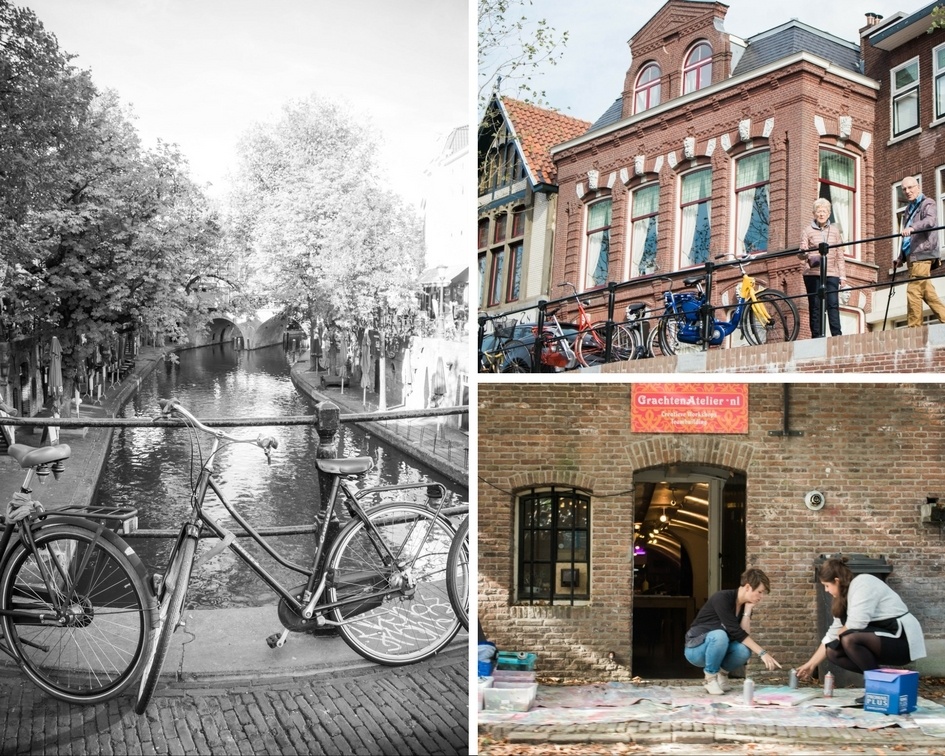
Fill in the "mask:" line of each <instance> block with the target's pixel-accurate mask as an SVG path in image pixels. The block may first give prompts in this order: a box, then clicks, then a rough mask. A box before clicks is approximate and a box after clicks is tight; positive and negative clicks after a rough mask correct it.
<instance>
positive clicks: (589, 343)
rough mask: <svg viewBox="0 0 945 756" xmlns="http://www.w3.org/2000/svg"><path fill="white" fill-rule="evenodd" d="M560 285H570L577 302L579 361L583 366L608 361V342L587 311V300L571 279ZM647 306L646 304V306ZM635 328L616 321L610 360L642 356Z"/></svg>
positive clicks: (577, 351) (577, 348) (576, 343)
mask: <svg viewBox="0 0 945 756" xmlns="http://www.w3.org/2000/svg"><path fill="white" fill-rule="evenodd" d="M558 286H559V287H570V288H571V292H572V295H573V296H574V301H575V302H577V308H578V319H577V331H578V335H577V338H575V340H574V351H575V355H576V357H577V361H578V363H580V365H581V366H582V367H590V366H592V365H600V364H601V363H603V362H606V361H607V357H608V355H607V343H606V341H605V340H604V338H603V337H601V335H600V332H599V328H600V326H595V325H594V323H593V321H591V318H590V315H588V313H587V306H586V303H585V302H582V301H581V297H580V296H579V295H578V290H577V287H576V286H575V285H574V284H573V283H571V282H570V281H565V282H564V283H561V284H558ZM644 307H645V306H644ZM634 331H635V329H631V328H628V327H627V326H625V325H623V324H622V323H615V324H614V326H613V331H612V334H611V340H610V361H618V362H622V361H624V360H630V359H636V358H637V357H638V356H640V354H641V353H640V351H639V349H638V346H639V345H638V344H637V337H636V335H635V332H634Z"/></svg>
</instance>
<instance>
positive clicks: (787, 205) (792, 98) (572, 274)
mask: <svg viewBox="0 0 945 756" xmlns="http://www.w3.org/2000/svg"><path fill="white" fill-rule="evenodd" d="M725 11H726V6H724V5H721V4H705V3H688V2H684V1H682V0H680V1H678V2H670V3H667V5H665V6H664V7H663V9H661V10H660V11H659V12H658V13H657V14H656V16H654V17H653V19H652V20H651V21H650V22H649V23H648V24H647V25H646V26H645V27H644V29H643V30H642V31H641V32H640V33H639V34H638V35H637V36H635V37H634V38H633V40H631V49H632V54H633V60H634V64H633V66H631V68H630V69H629V70H628V72H627V76H626V83H625V88H624V93H623V103H622V113H621V116H622V118H621V119H620V120H617V121H616V122H615V123H613V124H611V125H609V126H605V127H603V128H600V129H598V130H596V131H595V130H592V131H591V132H590V133H589V134H587V135H585V136H583V137H581V138H579V139H576V140H572V141H571V142H568V143H565V144H564V145H560V146H559V147H556V148H554V149H553V154H554V157H555V160H556V163H557V169H558V185H559V199H558V219H557V228H556V239H555V250H554V252H555V254H554V261H553V266H552V275H551V281H552V285H551V289H550V291H552V292H555V291H556V290H557V289H556V285H557V284H559V283H560V282H562V281H575V282H576V281H579V280H581V274H582V264H583V260H582V257H583V255H584V249H585V238H584V237H585V224H586V206H587V205H588V203H589V202H592V201H594V200H595V199H598V198H600V197H604V196H610V197H611V198H612V200H613V211H612V225H611V233H610V259H609V263H610V267H609V271H608V275H609V280H611V281H618V282H622V281H626V280H628V279H629V278H631V277H633V275H634V273H633V272H632V271H630V272H629V274H628V269H629V266H628V255H629V220H630V217H629V216H630V208H629V207H628V205H629V200H630V197H631V193H632V192H633V190H635V189H637V188H638V187H641V186H644V185H646V184H651V183H653V182H656V183H658V185H659V237H658V249H657V262H658V265H659V272H660V273H662V274H664V275H665V274H667V273H670V272H672V271H676V270H679V269H680V265H681V262H680V251H679V245H680V225H681V222H680V207H679V203H680V189H679V186H680V177H681V176H682V175H683V174H685V173H686V172H688V171H690V170H692V169H694V168H698V167H705V166H709V167H711V169H712V188H711V205H712V209H711V226H712V237H711V248H710V254H709V259H710V260H714V259H715V258H716V257H717V256H719V255H731V254H732V253H733V252H736V251H737V252H738V253H739V254H741V253H742V251H743V250H742V249H740V243H738V242H736V239H735V235H734V228H733V224H734V219H733V216H734V209H733V204H734V168H735V161H736V160H737V159H738V158H739V157H741V156H743V155H745V154H746V153H748V152H749V151H751V150H761V149H767V150H769V151H770V196H769V203H770V224H769V240H768V250H767V251H769V252H775V251H782V250H789V249H796V248H797V246H798V243H799V241H800V233H801V229H802V227H803V226H805V225H806V224H808V223H810V221H811V206H812V203H813V201H814V199H815V198H816V197H817V196H818V189H819V185H818V177H819V170H820V165H819V151H820V149H821V148H822V147H824V148H829V149H832V150H838V151H840V152H841V153H842V154H844V155H846V156H849V157H851V158H852V159H853V160H855V162H856V166H857V187H856V200H855V208H854V222H855V227H854V229H852V230H851V229H845V235H846V237H847V240H850V239H852V238H856V239H864V238H868V237H871V236H873V232H874V226H873V217H874V212H875V208H874V196H875V192H874V162H875V161H874V150H875V140H874V134H873V131H874V106H875V103H876V98H877V86H876V83H875V82H874V81H872V80H871V79H870V78H868V77H866V76H863V75H861V74H859V73H857V72H854V71H850V70H843V69H842V68H840V67H837V66H832V65H830V64H829V63H828V62H827V61H826V60H825V59H823V58H821V57H818V56H817V55H815V54H813V53H803V54H798V55H789V56H787V57H785V58H782V59H780V60H778V61H776V62H775V63H773V64H772V65H769V66H762V67H759V68H758V69H756V70H754V71H752V72H749V73H747V74H745V75H740V76H735V77H731V76H730V73H731V70H732V59H733V54H734V53H733V51H734V50H735V49H736V48H737V47H738V45H737V44H732V42H731V40H730V38H729V35H727V34H724V33H722V32H719V31H718V29H717V26H718V25H717V24H716V23H715V21H716V19H721V18H722V17H723V16H724V13H725ZM696 40H707V41H709V42H710V43H711V44H712V45H713V50H714V52H713V84H712V85H711V86H710V87H708V88H707V89H705V90H700V91H698V92H695V93H692V94H689V95H685V96H681V89H680V86H681V85H680V73H679V72H680V70H681V68H682V63H683V60H684V57H685V54H686V51H687V50H688V49H690V48H691V45H692V43H693V42H694V41H696ZM757 44H761V43H760V42H759V43H757ZM851 54H853V53H851ZM652 60H656V61H658V62H660V64H661V67H662V70H663V72H664V73H663V83H662V87H663V95H662V104H661V105H660V106H658V107H656V108H653V109H652V110H651V111H643V112H642V113H640V114H637V115H636V116H633V115H632V110H631V103H632V90H633V82H634V81H635V78H636V74H637V72H638V70H639V67H640V66H642V65H644V64H646V63H647V62H649V61H652ZM845 254H846V255H847V256H848V258H849V259H848V263H847V273H848V279H849V281H848V282H849V284H850V285H851V286H853V287H856V286H864V285H869V284H871V283H874V282H875V280H876V269H875V267H874V265H875V263H876V260H875V258H874V250H873V246H872V244H861V245H858V246H856V247H847V248H846V249H845ZM693 270H694V272H698V270H699V269H693ZM751 272H753V273H755V274H758V275H761V276H762V277H764V278H766V279H767V280H768V283H769V285H770V286H773V287H776V288H781V289H783V290H785V291H787V292H788V293H789V294H792V295H798V296H799V295H803V293H804V285H803V282H802V279H801V276H800V273H801V268H800V265H799V262H798V260H797V258H796V257H795V256H793V255H792V256H790V257H786V258H783V259H780V260H777V261H772V262H770V263H768V269H767V271H765V270H762V269H761V268H758V269H757V270H753V271H751ZM737 275H738V274H737V271H736V270H734V269H732V268H727V269H725V270H724V271H719V273H718V276H717V279H716V297H717V298H718V297H721V296H722V295H723V293H724V292H726V291H731V290H732V288H733V287H734V285H735V282H736V280H737ZM654 279H655V277H654V276H644V277H642V278H640V282H639V285H638V286H635V287H631V288H629V289H627V290H625V291H624V292H623V293H622V295H621V297H622V301H623V302H627V301H638V300H649V301H650V302H651V303H652V304H653V305H654V306H657V305H658V297H659V294H660V292H661V291H662V289H663V288H665V286H664V284H662V283H660V282H658V281H656V280H654ZM600 304H601V301H600V300H598V302H597V303H596V305H597V309H596V311H595V312H594V313H593V314H594V316H595V319H596V320H600V319H603V318H604V317H605V313H604V311H603V310H602V308H601V307H600ZM798 306H799V309H801V310H802V311H803V310H804V308H805V302H804V300H799V301H798ZM849 307H850V308H851V312H854V311H859V312H861V313H862V312H863V311H869V310H870V309H871V292H870V291H869V290H863V291H855V292H854V293H853V298H852V300H851V302H850V303H849ZM657 309H659V308H658V307H657ZM619 310H620V308H619V307H618V311H619ZM801 321H802V330H801V336H800V338H804V337H805V336H806V335H809V330H807V329H808V326H807V318H806V317H802V318H801ZM863 327H865V322H864V323H863V324H862V325H861V330H862V328H863Z"/></svg>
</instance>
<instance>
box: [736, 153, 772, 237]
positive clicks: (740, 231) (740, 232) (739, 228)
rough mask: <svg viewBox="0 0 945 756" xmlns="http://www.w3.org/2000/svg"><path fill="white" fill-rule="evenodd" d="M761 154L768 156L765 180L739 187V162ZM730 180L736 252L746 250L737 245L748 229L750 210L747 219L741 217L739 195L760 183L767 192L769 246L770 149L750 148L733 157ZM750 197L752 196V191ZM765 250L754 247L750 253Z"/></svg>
mask: <svg viewBox="0 0 945 756" xmlns="http://www.w3.org/2000/svg"><path fill="white" fill-rule="evenodd" d="M761 154H765V155H767V156H768V171H767V177H766V178H765V181H764V182H763V183H758V182H756V183H750V184H745V185H744V186H742V187H740V186H739V185H738V167H739V162H740V161H742V160H746V159H750V158H752V157H757V156H758V155H761ZM732 181H733V182H734V188H733V193H734V195H735V197H734V204H733V209H734V213H733V216H734V221H735V227H734V236H733V239H734V240H735V246H736V249H737V251H738V254H740V255H741V254H744V253H745V252H746V251H747V250H744V249H739V247H740V246H741V245H742V238H743V237H744V235H745V233H746V232H747V230H748V221H750V219H751V211H749V213H748V220H745V219H744V218H743V217H742V208H741V206H740V202H739V200H740V198H741V195H742V194H743V193H744V192H747V191H749V190H750V189H755V190H757V188H758V187H759V186H762V185H763V186H766V187H767V192H768V245H769V246H770V244H771V150H770V149H769V148H767V147H764V148H763V149H760V150H752V151H751V152H745V153H743V154H741V155H738V157H736V158H735V166H734V170H733V171H732ZM752 197H754V192H752ZM743 225H744V228H743ZM767 250H768V247H766V248H765V249H764V250H757V249H754V250H751V252H752V253H757V252H759V251H764V252H766V251H767Z"/></svg>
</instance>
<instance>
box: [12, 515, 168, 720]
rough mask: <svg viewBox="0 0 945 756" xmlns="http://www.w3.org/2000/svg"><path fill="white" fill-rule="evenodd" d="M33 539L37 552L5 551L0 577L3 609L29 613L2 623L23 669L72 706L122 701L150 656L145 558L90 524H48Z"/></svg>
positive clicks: (24, 549)
mask: <svg viewBox="0 0 945 756" xmlns="http://www.w3.org/2000/svg"><path fill="white" fill-rule="evenodd" d="M34 540H35V542H36V551H30V550H28V549H27V546H26V544H25V543H23V541H18V542H17V543H15V544H14V545H13V546H11V547H10V548H9V549H8V551H7V553H6V555H5V558H4V560H3V569H2V575H0V608H2V609H5V610H20V611H29V612H31V614H32V616H31V617H29V618H23V617H14V616H9V615H5V616H4V617H3V632H4V634H5V635H6V637H7V640H8V642H9V644H10V646H11V648H12V650H13V651H14V652H15V653H16V655H17V657H18V658H19V659H20V661H21V662H22V667H23V671H24V672H25V673H26V675H27V677H29V678H30V680H32V681H33V682H34V683H35V684H36V685H37V686H39V687H40V688H41V689H42V690H44V691H45V692H46V693H48V694H49V695H51V696H54V697H55V698H58V699H60V700H62V701H67V702H69V703H73V704H97V703H100V702H102V701H106V700H108V699H110V698H112V697H114V696H117V695H118V694H120V693H121V692H122V691H123V690H124V689H125V688H126V687H127V686H128V685H129V684H130V683H131V682H132V681H133V680H134V679H135V677H136V675H137V674H138V672H139V671H140V669H141V666H142V664H143V662H144V659H145V652H146V650H147V644H148V631H149V628H150V626H151V602H150V597H149V593H148V589H147V586H146V584H145V581H144V576H145V574H146V571H145V569H144V566H143V565H142V564H141V560H140V559H138V556H137V555H136V554H135V553H134V551H132V550H131V549H130V548H129V547H128V546H127V545H126V544H125V543H124V542H123V541H121V539H117V538H116V539H114V541H113V540H112V539H111V537H110V536H106V535H105V534H103V533H99V532H97V530H96V529H95V528H94V526H93V525H91V524H90V525H89V526H88V527H83V526H81V525H74V524H55V525H48V526H43V527H41V528H40V529H39V530H38V531H36V532H35V534H34ZM40 565H42V568H43V569H44V570H45V571H46V574H47V575H49V576H50V583H51V584H50V585H47V583H46V581H45V580H44V578H43V573H42V572H41V566H40ZM40 615H45V619H43V618H40Z"/></svg>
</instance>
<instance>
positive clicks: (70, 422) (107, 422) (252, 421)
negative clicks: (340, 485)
mask: <svg viewBox="0 0 945 756" xmlns="http://www.w3.org/2000/svg"><path fill="white" fill-rule="evenodd" d="M468 413H469V407H468V406H467V405H462V406H458V407H437V408H432V409H423V410H389V411H383V412H356V413H349V414H344V415H343V414H341V412H340V411H339V409H338V407H337V405H335V404H333V403H332V402H328V401H323V402H319V403H318V404H317V405H316V407H315V412H314V414H313V415H303V416H289V417H244V418H200V421H201V422H202V423H203V424H204V425H207V426H208V427H211V428H236V427H261V426H280V425H286V426H288V425H309V426H314V427H315V429H316V431H317V433H318V439H319V441H318V449H317V452H316V456H317V457H318V458H319V459H332V458H334V457H335V456H337V452H338V430H339V428H340V426H341V424H342V423H364V422H391V421H401V420H416V419H430V418H435V419H440V418H443V417H449V416H453V415H464V414H468ZM2 423H3V424H4V425H25V426H31V427H38V428H48V427H57V428H67V429H68V428H88V427H93V428H184V427H187V424H186V423H185V421H183V420H180V419H177V418H157V419H155V418H149V417H130V418H68V417H3V418H2ZM434 430H435V429H434ZM408 440H410V439H409V438H408ZM418 441H420V442H423V436H422V435H421V437H420V439H418ZM434 443H435V442H434ZM464 459H466V456H465V455H464ZM319 490H320V492H323V497H322V501H324V500H325V498H324V497H325V496H327V495H328V494H329V492H330V491H331V476H330V475H326V474H324V473H319ZM442 511H443V512H444V514H446V515H447V516H448V517H453V516H458V515H461V514H464V513H466V512H468V505H458V506H446V507H444V508H443V510H442ZM318 527H319V525H318V522H317V521H316V522H313V523H311V524H303V525H285V526H274V527H268V528H257V529H256V530H257V532H258V533H259V534H260V535H262V536H288V535H302V534H307V533H315V532H316V529H317V528H318ZM177 534H178V530H177V529H174V530H164V529H149V530H135V531H134V532H131V533H123V534H122V537H123V538H131V537H137V538H174V537H176V536H177ZM235 534H236V536H237V538H242V537H248V534H247V533H245V532H243V531H241V530H237V531H236V532H235Z"/></svg>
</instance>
